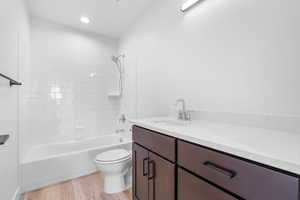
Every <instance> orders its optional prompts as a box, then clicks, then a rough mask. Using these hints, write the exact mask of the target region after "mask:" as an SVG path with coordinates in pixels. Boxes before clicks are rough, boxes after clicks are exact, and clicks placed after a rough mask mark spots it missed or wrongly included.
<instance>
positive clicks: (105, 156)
mask: <svg viewBox="0 0 300 200" xmlns="http://www.w3.org/2000/svg"><path fill="white" fill-rule="evenodd" d="M128 159H131V152H129V151H127V150H125V149H114V150H110V151H106V152H103V153H100V154H98V155H97V156H96V159H95V162H97V163H102V164H111V163H118V162H122V161H125V160H128Z"/></svg>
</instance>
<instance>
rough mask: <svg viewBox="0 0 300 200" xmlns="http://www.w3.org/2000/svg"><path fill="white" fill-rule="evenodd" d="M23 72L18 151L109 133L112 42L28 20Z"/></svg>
mask: <svg viewBox="0 0 300 200" xmlns="http://www.w3.org/2000/svg"><path fill="white" fill-rule="evenodd" d="M31 38H32V41H31V55H32V56H31V67H30V68H29V69H28V70H26V72H25V74H26V77H25V78H24V79H25V80H26V81H25V83H24V91H23V93H24V94H23V99H22V101H23V103H22V106H23V109H22V120H21V123H23V124H22V131H23V133H22V141H23V142H22V145H23V146H22V149H23V153H26V152H27V150H28V149H29V148H31V147H32V146H34V145H39V144H47V143H54V142H59V143H61V142H65V141H70V140H78V139H84V138H88V137H97V136H101V135H106V134H113V133H114V131H115V126H116V122H117V120H116V119H117V115H118V110H119V102H118V101H115V100H110V99H109V98H108V96H107V94H108V93H110V92H113V91H115V90H116V88H117V83H118V82H117V81H118V80H117V71H116V67H115V65H114V63H113V62H112V61H111V56H112V55H114V54H116V52H117V40H114V39H110V38H106V37H101V36H99V35H93V34H90V33H85V32H80V31H77V30H73V29H71V28H66V27H64V26H60V25H55V24H52V23H50V22H46V21H42V20H38V19H33V21H32V37H31Z"/></svg>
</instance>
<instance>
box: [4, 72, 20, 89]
mask: <svg viewBox="0 0 300 200" xmlns="http://www.w3.org/2000/svg"><path fill="white" fill-rule="evenodd" d="M0 76H1V77H3V78H5V79H7V80H9V86H10V87H11V86H13V85H22V83H21V82H18V81H16V80H14V79H12V78H9V77H8V76H5V75H4V74H1V73H0Z"/></svg>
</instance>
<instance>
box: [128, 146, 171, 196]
mask: <svg viewBox="0 0 300 200" xmlns="http://www.w3.org/2000/svg"><path fill="white" fill-rule="evenodd" d="M133 199H134V200H159V199H161V200H174V199H175V164H173V163H171V162H169V161H167V160H166V159H164V158H162V157H160V156H158V155H156V154H154V153H152V152H150V151H148V150H146V149H145V148H143V147H142V146H140V145H138V144H134V145H133Z"/></svg>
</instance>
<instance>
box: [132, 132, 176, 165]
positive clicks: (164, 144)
mask: <svg viewBox="0 0 300 200" xmlns="http://www.w3.org/2000/svg"><path fill="white" fill-rule="evenodd" d="M132 130H133V141H134V142H136V143H138V144H140V145H142V146H144V147H146V148H148V149H150V150H151V151H153V152H155V153H158V154H160V155H161V156H162V157H164V158H166V159H168V160H170V161H173V162H175V157H176V156H175V138H172V137H169V136H165V135H162V134H160V133H156V132H154V131H150V130H147V129H144V128H141V127H138V126H133V129H132Z"/></svg>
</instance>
